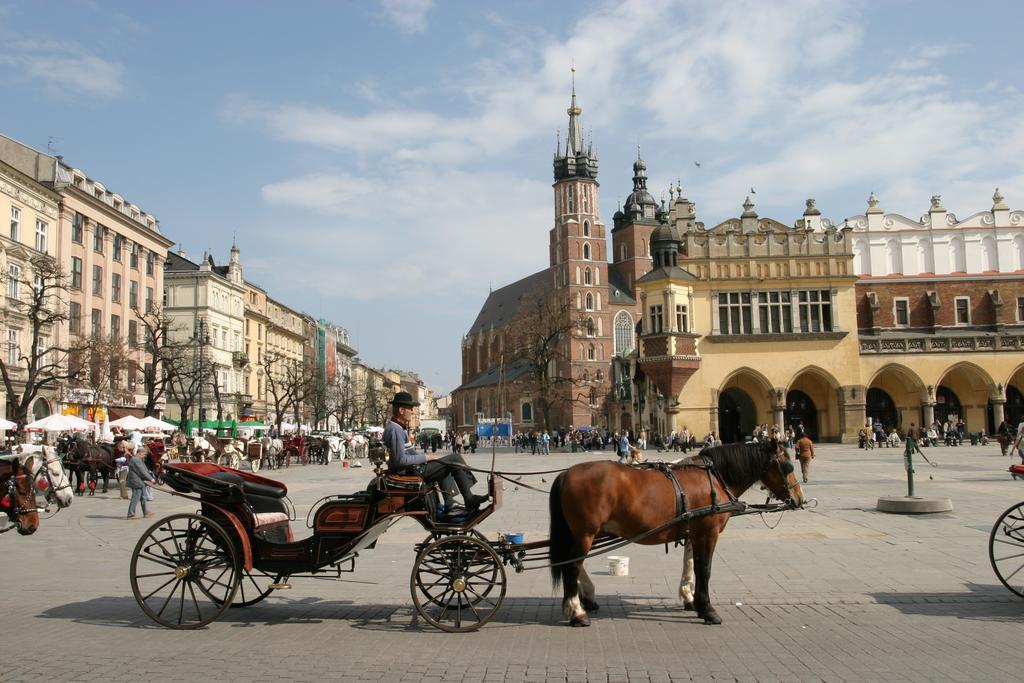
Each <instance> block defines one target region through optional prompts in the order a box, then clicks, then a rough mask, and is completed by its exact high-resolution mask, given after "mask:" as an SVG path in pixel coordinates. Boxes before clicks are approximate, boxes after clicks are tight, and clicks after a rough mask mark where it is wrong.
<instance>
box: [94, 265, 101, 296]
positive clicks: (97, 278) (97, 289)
mask: <svg viewBox="0 0 1024 683" xmlns="http://www.w3.org/2000/svg"><path fill="white" fill-rule="evenodd" d="M92 295H93V296H103V268H102V267H100V266H93V267H92Z"/></svg>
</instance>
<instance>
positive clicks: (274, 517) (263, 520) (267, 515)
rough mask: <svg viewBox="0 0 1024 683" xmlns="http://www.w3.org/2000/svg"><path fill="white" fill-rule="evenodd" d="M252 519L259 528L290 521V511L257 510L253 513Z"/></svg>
mask: <svg viewBox="0 0 1024 683" xmlns="http://www.w3.org/2000/svg"><path fill="white" fill-rule="evenodd" d="M252 519H253V524H255V525H256V528H257V529H259V528H260V527H265V526H269V525H271V524H279V523H281V522H288V521H289V519H288V513H286V512H257V513H255V514H253V516H252Z"/></svg>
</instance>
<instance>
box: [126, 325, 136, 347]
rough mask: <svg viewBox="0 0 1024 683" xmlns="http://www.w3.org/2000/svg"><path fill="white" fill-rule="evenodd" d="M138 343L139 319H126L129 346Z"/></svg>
mask: <svg viewBox="0 0 1024 683" xmlns="http://www.w3.org/2000/svg"><path fill="white" fill-rule="evenodd" d="M138 343H139V321H137V320H129V321H128V345H129V346H131V347H135V346H137V345H138Z"/></svg>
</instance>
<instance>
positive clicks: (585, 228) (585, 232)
mask: <svg viewBox="0 0 1024 683" xmlns="http://www.w3.org/2000/svg"><path fill="white" fill-rule="evenodd" d="M583 210H584V211H586V210H587V209H586V207H584V209H583ZM583 236H584V237H590V221H583Z"/></svg>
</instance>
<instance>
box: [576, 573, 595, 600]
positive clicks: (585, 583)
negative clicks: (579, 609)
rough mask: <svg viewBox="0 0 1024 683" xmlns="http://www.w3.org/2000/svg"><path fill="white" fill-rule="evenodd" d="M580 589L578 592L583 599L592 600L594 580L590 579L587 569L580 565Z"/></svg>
mask: <svg viewBox="0 0 1024 683" xmlns="http://www.w3.org/2000/svg"><path fill="white" fill-rule="evenodd" d="M579 583H580V590H579V594H580V596H581V597H582V598H583V599H584V600H590V601H593V599H594V582H593V581H592V580H591V579H590V574H587V570H586V569H584V568H583V567H580V578H579Z"/></svg>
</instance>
